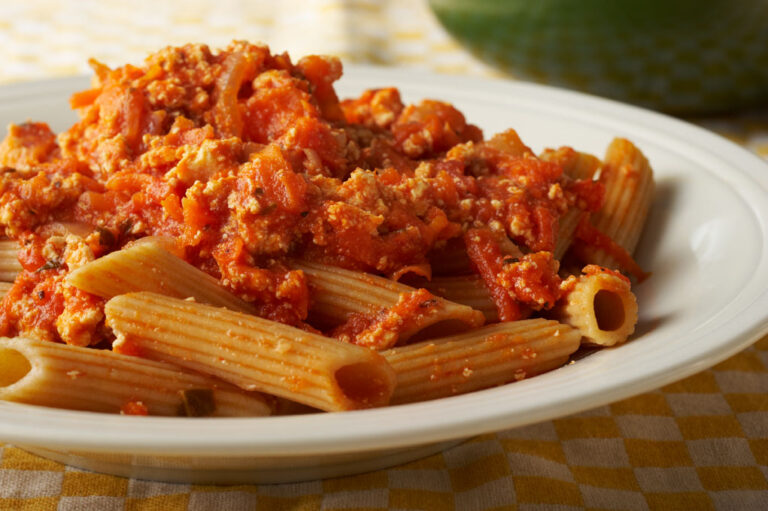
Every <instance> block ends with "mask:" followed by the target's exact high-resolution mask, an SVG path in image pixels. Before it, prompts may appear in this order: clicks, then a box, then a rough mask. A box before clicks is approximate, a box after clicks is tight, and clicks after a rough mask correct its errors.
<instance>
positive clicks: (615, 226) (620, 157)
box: [584, 138, 654, 269]
mask: <svg viewBox="0 0 768 511" xmlns="http://www.w3.org/2000/svg"><path fill="white" fill-rule="evenodd" d="M600 181H601V182H602V183H603V184H604V185H605V203H604V205H603V207H602V209H601V210H600V211H598V212H597V213H594V214H593V215H592V216H591V218H590V220H591V223H592V225H593V226H594V227H595V228H597V229H598V230H599V231H600V232H601V233H602V234H604V235H606V236H608V237H609V238H610V239H612V240H613V241H614V242H615V243H616V244H618V245H619V246H620V247H622V248H623V249H625V250H626V251H627V252H628V253H629V254H632V253H633V252H634V250H635V246H636V245H637V242H638V240H639V239H640V234H641V233H642V230H643V226H644V225H645V219H646V217H647V216H648V211H649V209H650V206H651V200H652V198H653V189H654V183H653V171H652V170H651V167H650V165H649V164H648V160H647V159H646V158H645V156H644V155H643V153H642V152H640V150H639V149H638V148H637V147H635V145H634V144H632V142H630V141H628V140H625V139H621V138H617V139H615V140H613V142H611V144H610V146H608V149H607V151H606V156H605V160H604V165H603V168H602V169H601V172H600ZM584 250H585V256H584V259H585V260H586V261H587V262H589V263H591V264H597V265H599V266H604V267H606V268H612V269H619V268H620V267H621V265H620V262H619V261H617V260H616V259H615V258H614V257H613V256H612V255H611V253H610V252H608V251H605V250H603V249H602V248H600V247H595V246H586V247H584Z"/></svg>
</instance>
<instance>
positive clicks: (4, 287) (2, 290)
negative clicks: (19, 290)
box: [0, 282, 13, 298]
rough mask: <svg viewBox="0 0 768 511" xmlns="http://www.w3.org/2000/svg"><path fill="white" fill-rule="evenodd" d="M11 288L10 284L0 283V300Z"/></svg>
mask: <svg viewBox="0 0 768 511" xmlns="http://www.w3.org/2000/svg"><path fill="white" fill-rule="evenodd" d="M11 286H13V284H12V283H11V282H0V298H2V297H3V296H5V295H6V293H8V290H9V289H11Z"/></svg>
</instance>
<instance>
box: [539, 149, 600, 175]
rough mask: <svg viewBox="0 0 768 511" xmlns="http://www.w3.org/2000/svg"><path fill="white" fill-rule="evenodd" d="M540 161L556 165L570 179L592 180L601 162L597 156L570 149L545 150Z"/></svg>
mask: <svg viewBox="0 0 768 511" xmlns="http://www.w3.org/2000/svg"><path fill="white" fill-rule="evenodd" d="M541 159H542V160H544V161H550V162H554V163H558V164H559V165H560V166H561V167H562V168H563V174H564V175H566V176H568V177H570V178H571V179H586V180H589V181H591V180H593V179H594V178H595V173H596V172H597V171H598V169H599V168H600V165H601V162H600V159H599V158H598V157H597V156H593V155H591V154H589V153H583V152H581V151H574V150H573V149H572V148H570V147H561V148H559V149H547V150H546V151H544V152H543V153H542V154H541Z"/></svg>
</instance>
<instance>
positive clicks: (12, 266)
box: [0, 240, 22, 282]
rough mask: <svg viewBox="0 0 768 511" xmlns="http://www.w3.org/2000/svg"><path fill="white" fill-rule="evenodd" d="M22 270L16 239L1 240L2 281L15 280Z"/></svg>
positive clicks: (0, 271) (0, 266)
mask: <svg viewBox="0 0 768 511" xmlns="http://www.w3.org/2000/svg"><path fill="white" fill-rule="evenodd" d="M21 270H22V268H21V263H20V262H19V244H18V243H17V242H16V241H14V240H2V241H0V281H3V282H13V281H14V280H16V275H18V274H19V272H21Z"/></svg>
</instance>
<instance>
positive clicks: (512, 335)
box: [382, 319, 581, 404]
mask: <svg viewBox="0 0 768 511" xmlns="http://www.w3.org/2000/svg"><path fill="white" fill-rule="evenodd" d="M580 338H581V335H580V334H579V332H578V331H577V330H575V329H573V328H571V327H570V326H568V325H564V324H562V323H558V322H557V321H550V320H545V319H528V320H523V321H512V322H506V323H498V324H495V325H488V326H485V327H483V328H479V329H476V330H472V331H470V332H467V333H465V334H461V335H455V336H452V337H445V338H442V339H436V340H433V341H427V342H422V343H417V344H411V345H409V346H402V347H398V348H392V349H390V350H387V351H383V352H382V354H383V355H384V356H385V357H386V359H387V361H388V362H389V363H390V364H391V366H392V368H393V369H394V370H395V372H396V373H397V387H396V389H395V394H394V395H393V396H392V403H393V404H399V403H411V402H415V401H424V400H427V399H436V398H440V397H446V396H452V395H456V394H464V393H467V392H472V391H475V390H479V389H484V388H488V387H493V386H496V385H502V384H504V383H509V382H512V381H516V380H521V379H523V378H527V377H529V376H534V375H536V374H540V373H542V372H545V371H548V370H550V369H554V368H555V367H559V366H562V365H563V364H565V363H566V362H567V361H568V357H569V356H570V355H571V354H572V353H573V352H575V351H576V350H577V349H578V347H579V339H580Z"/></svg>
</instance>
